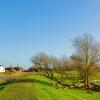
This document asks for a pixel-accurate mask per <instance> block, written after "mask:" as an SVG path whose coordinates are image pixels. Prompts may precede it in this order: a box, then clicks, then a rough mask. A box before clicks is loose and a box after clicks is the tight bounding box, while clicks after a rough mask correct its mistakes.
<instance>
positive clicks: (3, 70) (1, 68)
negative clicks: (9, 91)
mask: <svg viewBox="0 0 100 100" xmlns="http://www.w3.org/2000/svg"><path fill="white" fill-rule="evenodd" d="M2 72H5V68H4V67H3V66H2V65H0V73H2Z"/></svg>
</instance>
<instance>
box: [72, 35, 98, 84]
mask: <svg viewBox="0 0 100 100" xmlns="http://www.w3.org/2000/svg"><path fill="white" fill-rule="evenodd" d="M74 47H75V48H76V51H77V54H76V55H77V57H78V59H77V61H79V64H80V65H81V67H82V69H84V77H85V80H84V83H85V84H86V85H87V86H88V85H89V74H90V71H91V68H93V67H94V66H95V65H96V64H97V63H98V62H99V61H100V44H99V43H96V42H95V41H94V40H93V38H92V36H91V35H90V34H84V36H83V37H77V38H75V39H74Z"/></svg>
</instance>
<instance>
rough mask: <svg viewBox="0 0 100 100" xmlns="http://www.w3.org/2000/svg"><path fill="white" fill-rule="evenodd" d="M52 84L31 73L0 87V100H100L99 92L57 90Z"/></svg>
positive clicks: (44, 78) (42, 77)
mask: <svg viewBox="0 0 100 100" xmlns="http://www.w3.org/2000/svg"><path fill="white" fill-rule="evenodd" d="M52 83H53V81H51V80H49V79H47V78H46V77H44V76H41V75H37V74H33V73H31V74H28V75H25V76H23V77H22V78H19V79H17V81H15V82H13V83H8V84H7V85H4V86H0V100H100V92H88V91H87V90H81V89H80V90H79V89H68V88H63V89H62V88H59V89H58V88H56V87H55V86H54V85H53V84H52Z"/></svg>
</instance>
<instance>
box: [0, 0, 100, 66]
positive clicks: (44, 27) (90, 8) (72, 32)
mask: <svg viewBox="0 0 100 100" xmlns="http://www.w3.org/2000/svg"><path fill="white" fill-rule="evenodd" d="M99 5H100V0H0V64H3V65H5V66H6V65H8V64H10V63H12V64H14V65H16V64H21V65H23V66H25V67H29V66H30V65H31V62H30V59H31V57H32V55H34V54H36V53H38V52H42V51H44V52H46V53H47V54H52V55H55V56H58V57H59V56H62V55H64V54H65V55H67V56H70V55H71V54H72V53H73V52H74V48H73V46H72V39H73V38H75V37H77V36H79V35H82V34H84V33H91V34H92V35H93V37H94V38H95V39H96V40H98V41H99V42H100V6H99Z"/></svg>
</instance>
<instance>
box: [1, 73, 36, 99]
mask: <svg viewBox="0 0 100 100" xmlns="http://www.w3.org/2000/svg"><path fill="white" fill-rule="evenodd" d="M0 100H35V99H34V84H33V78H32V77H31V76H30V75H28V76H27V77H26V76H25V77H23V78H21V79H19V80H17V82H13V83H9V84H8V85H4V86H0Z"/></svg>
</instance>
